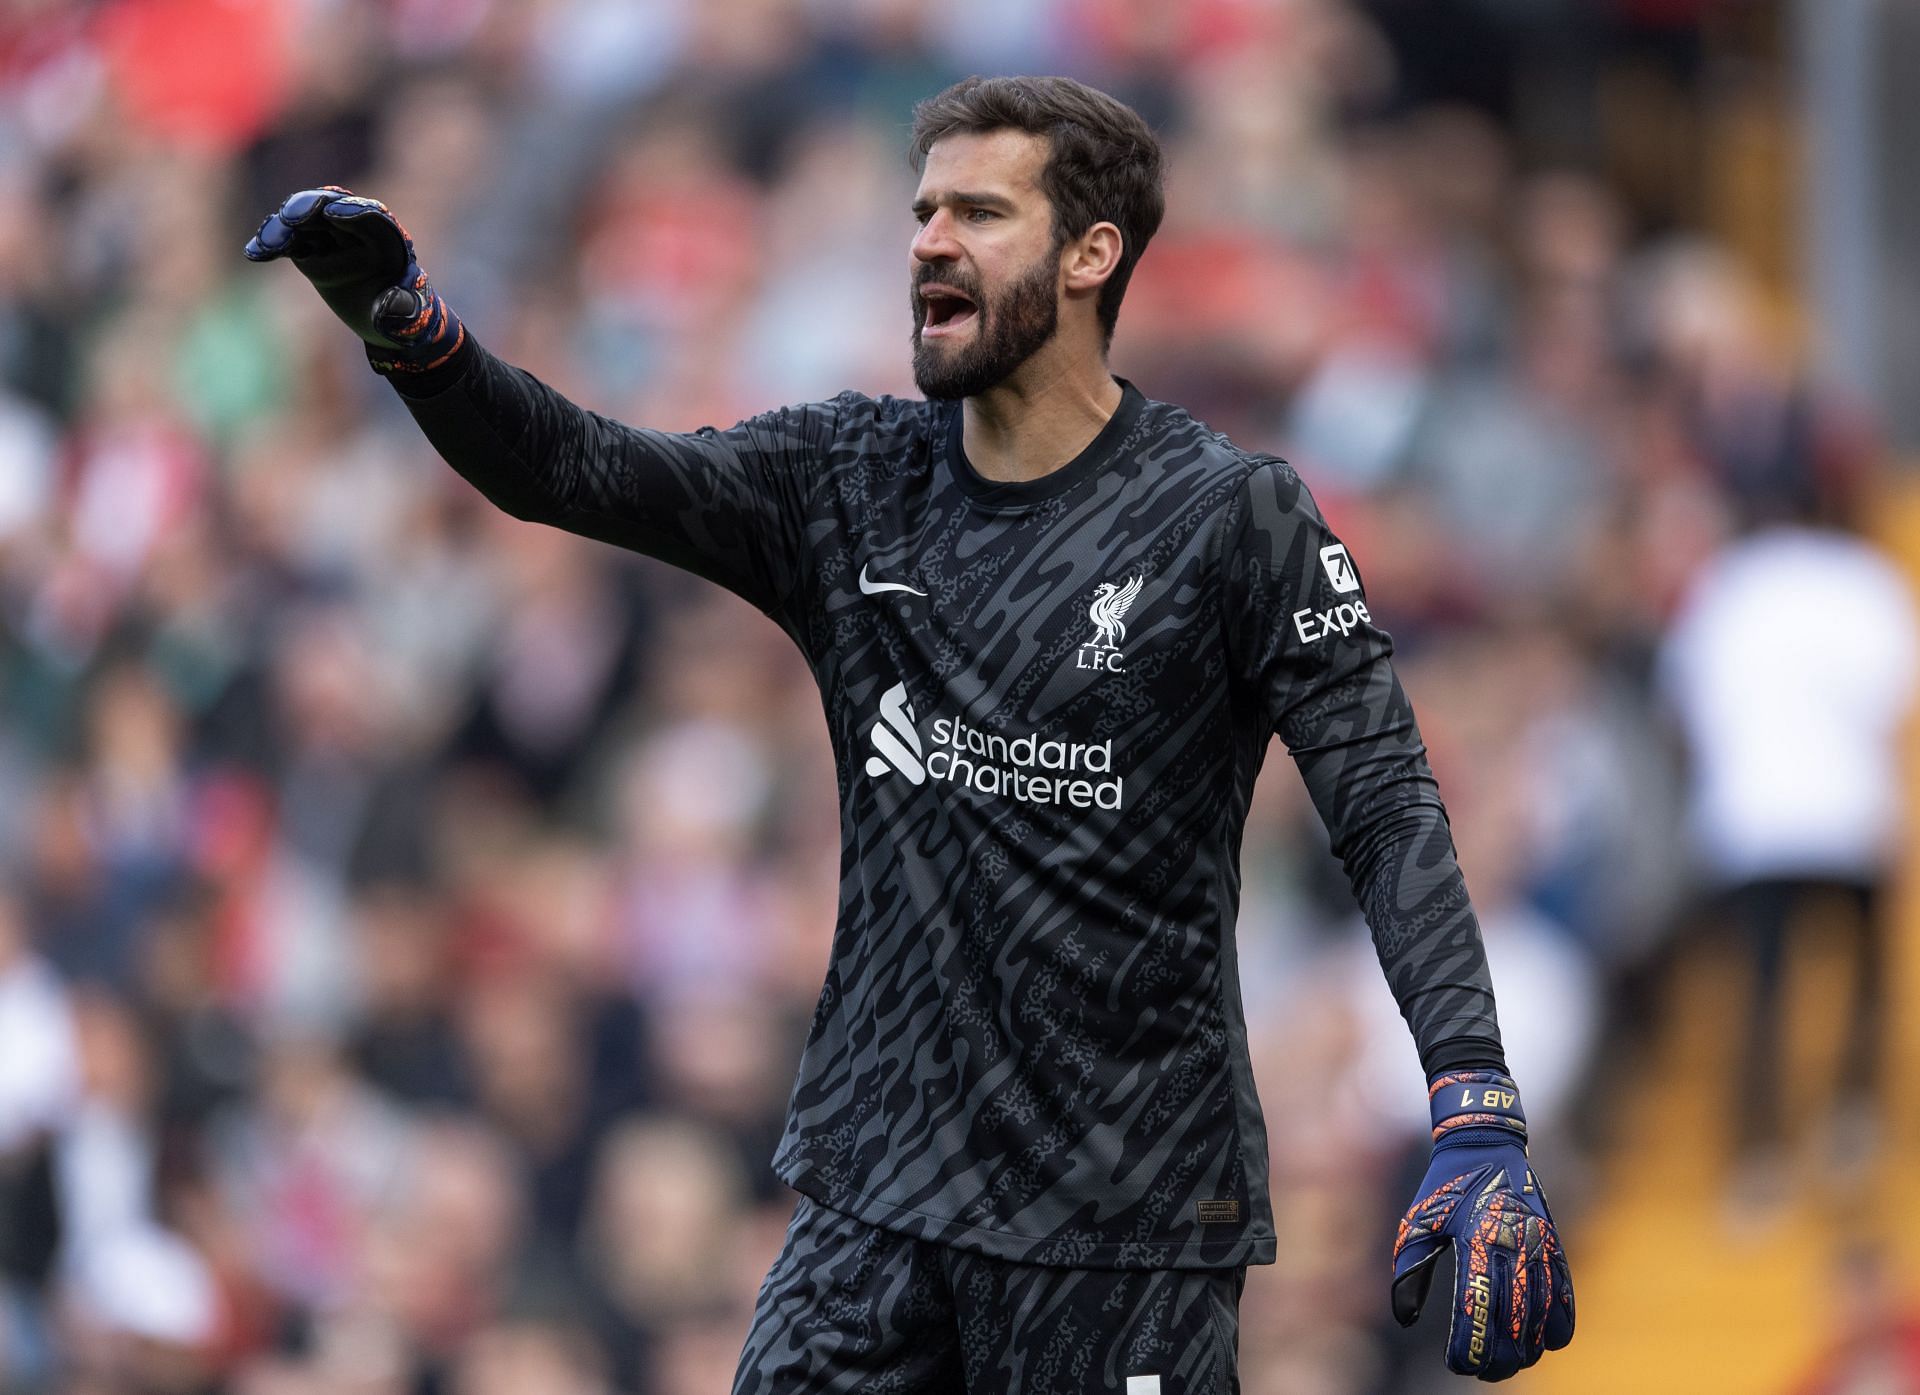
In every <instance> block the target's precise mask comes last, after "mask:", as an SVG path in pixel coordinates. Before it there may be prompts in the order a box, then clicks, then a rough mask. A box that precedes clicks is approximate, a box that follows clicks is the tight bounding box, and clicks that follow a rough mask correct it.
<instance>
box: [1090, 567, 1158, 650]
mask: <svg viewBox="0 0 1920 1395" xmlns="http://www.w3.org/2000/svg"><path fill="white" fill-rule="evenodd" d="M1143 580H1145V577H1144V576H1136V577H1130V578H1128V580H1127V583H1126V585H1124V586H1116V585H1114V583H1112V582H1111V581H1103V582H1101V583H1100V585H1099V587H1098V588H1097V589H1096V590H1095V592H1094V595H1093V604H1092V605H1090V606H1088V607H1087V615H1088V616H1089V617H1090V618H1091V619H1092V620H1093V624H1094V629H1095V631H1096V633H1095V634H1094V637H1093V647H1094V648H1096V649H1118V648H1119V647H1120V641H1121V640H1123V639H1125V638H1126V637H1127V627H1126V626H1125V625H1124V624H1122V623H1121V617H1122V616H1123V615H1125V614H1126V613H1127V608H1128V607H1129V606H1131V605H1132V604H1133V598H1134V597H1135V596H1137V595H1139V594H1140V583H1141V582H1142V581H1143Z"/></svg>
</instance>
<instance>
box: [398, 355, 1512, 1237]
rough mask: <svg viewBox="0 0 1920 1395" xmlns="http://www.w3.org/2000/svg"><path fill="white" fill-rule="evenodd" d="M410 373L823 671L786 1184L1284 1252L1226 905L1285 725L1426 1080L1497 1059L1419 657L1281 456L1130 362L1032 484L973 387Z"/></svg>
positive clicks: (467, 430)
mask: <svg viewBox="0 0 1920 1395" xmlns="http://www.w3.org/2000/svg"><path fill="white" fill-rule="evenodd" d="M396 386H398V387H400V388H401V389H402V391H403V393H405V394H406V395H407V406H408V409H409V410H410V411H411V412H412V414H413V416H414V418H415V419H416V420H417V421H418V422H419V424H420V426H421V427H422V428H423V429H424V430H425V432H426V434H427V436H428V438H429V439H430V440H431V441H432V443H433V444H434V446H435V447H436V448H437V449H438V450H439V451H440V453H441V454H442V455H444V456H445V457H446V459H447V460H448V461H449V462H451V463H452V465H453V466H454V467H455V468H456V469H457V470H459V471H460V472H461V473H462V474H463V475H465V476H466V477H467V478H468V479H469V480H471V481H472V482H473V483H474V484H475V485H477V486H478V487H479V488H480V489H481V491H482V492H483V493H485V494H486V495H487V497H488V498H490V499H492V500H493V501H494V502H495V503H496V504H498V505H499V506H500V507H502V508H504V509H505V510H507V511H508V512H509V513H512V514H513V515H515V516H516V517H520V518H526V519H534V520H538V521H541V522H545V523H551V524H554V525H556V526H559V527H562V528H566V529H569V530H571V531H573V532H576V533H582V534H585V535H586V536H588V537H593V538H599V539H602V540H604V541H606V542H610V543H614V544H616V545H618V546H621V547H626V548H632V549H634V550H636V551H639V552H643V553H647V554H649V555H651V556H654V557H659V558H663V559H665V560H666V561H668V562H671V563H674V564H677V565H679V566H682V567H685V568H687V569H688V570H690V571H693V572H697V573H698V574H700V575H701V576H705V577H708V578H710V579H712V580H713V581H716V582H718V583H720V584H721V585H722V586H725V587H727V588H729V589H730V590H732V591H735V592H737V593H738V594H740V595H741V596H743V597H745V598H746V599H747V600H748V601H750V602H752V603H753V604H754V605H755V606H757V607H758V608H759V609H760V610H762V611H764V612H765V613H766V614H767V615H768V616H770V617H771V618H772V619H773V620H774V621H775V622H776V623H777V624H779V625H780V626H781V628H783V629H784V630H786V632H787V633H788V634H789V635H790V636H792V638H793V640H794V642H795V643H796V644H798V645H799V646H800V649H801V652H802V653H804V654H805V655H806V659H807V662H808V664H809V665H811V667H812V670H813V674H814V678H815V680H816V681H817V682H818V684H819V687H820V694H821V698H822V701H823V703H824V706H825V711H826V719H827V729H828V732H829V733H830V735H831V737H832V742H833V752H834V760H835V764H836V766H837V769H838V775H839V791H840V811H841V813H840V820H841V834H842V839H843V854H842V859H841V882H840V911H839V922H838V925H837V926H836V928H835V932H834V938H833V951H832V957H831V960H830V962H829V964H828V967H827V979H826V985H825V987H824V988H823V989H822V991H821V994H820V1001H819V1006H818V1009H817V1011H816V1012H815V1014H814V1018H813V1022H812V1027H811V1030H810V1031H809V1033H808V1037H807V1044H806V1050H805V1055H804V1058H803V1060H802V1062H801V1066H800V1074H799V1079H798V1081H797V1082H796V1083H795V1086H794V1090H793V1097H792V1103H791V1107H790V1111H789V1115H788V1120H787V1125H786V1132H785V1137H784V1139H783V1140H782V1142H781V1145H780V1149H779V1152H778V1155H777V1157H776V1159H775V1167H776V1168H777V1170H778V1171H779V1174H780V1175H781V1176H782V1177H783V1178H785V1179H786V1180H787V1181H788V1182H789V1183H791V1184H792V1185H793V1186H794V1187H795V1188H796V1189H797V1190H799V1191H801V1192H803V1193H805V1194H806V1195H808V1196H810V1197H813V1198H814V1199H815V1200H817V1201H819V1202H821V1203H822V1204H824V1205H826V1206H829V1207H833V1208H835V1209H837V1210H841V1211H844V1212H848V1213H851V1214H853V1215H855V1216H857V1217H860V1218H861V1219H864V1220H866V1221H869V1222H871V1223H874V1224H876V1225H880V1226H885V1227H888V1228H890V1229H894V1230H898V1231H903V1232H906V1233H909V1234H912V1235H915V1236H918V1237H921V1238H924V1239H928V1240H933V1241H938V1242H941V1243H945V1244H950V1245H956V1246H961V1247H965V1248H969V1249H974V1250H978V1251H981V1252H984V1253H987V1254H991V1255H994V1256H998V1257H1001V1258H1004V1259H1010V1260H1014V1261H1018V1262H1023V1263H1030V1264H1049V1265H1065V1266H1075V1267H1086V1268H1105V1267H1115V1268H1135V1267H1137V1268H1179V1267H1212V1266H1234V1265H1241V1264H1246V1263H1263V1262H1270V1261H1271V1260H1273V1258H1274V1230H1273V1217H1272V1211H1271V1208H1270V1206H1269V1204H1268V1199H1267V1175H1266V1174H1267V1144H1266V1134H1265V1125H1264V1123H1263V1121H1262V1119H1261V1114H1260V1105H1259V1102H1258V1100H1257V1099H1256V1098H1255V1094H1254V1081H1253V1074H1252V1070H1251V1067H1250V1065H1249V1062H1248V1056H1247V1043H1246V1026H1245V1021H1244V1017H1243V1013H1242V1009H1241V1002H1240V985H1239V980H1238V972H1237V968H1236V963H1235V957H1234V940H1233V927H1234V917H1235V911H1236V907H1237V904H1238V900H1239V890H1240V874H1239V866H1238V863H1239V852H1240V838H1241V832H1242V829H1243V828H1244V826H1245V822H1246V816H1247V806H1248V802H1249V800H1250V798H1251V795H1252V791H1253V782H1254V777H1255V776H1256V775H1257V774H1258V772H1259V770H1260V765H1261V761H1262V759H1263V758H1264V756H1265V753H1266V749H1267V744H1268V739H1269V737H1270V736H1271V735H1272V734H1273V733H1274V732H1276V731H1277V732H1279V734H1280V736H1281V737H1282V738H1283V740H1284V741H1285V742H1286V744H1287V746H1288V748H1289V749H1290V750H1291V752H1292V754H1293V757H1294V760H1295V761H1296V762H1297V764H1298V765H1299V768H1300V771H1301V773H1302V775H1303V776H1304V777H1305V780H1306V784H1307V788H1308V790H1309V791H1310V792H1311V794H1312V797H1313V800H1314V803H1315V805H1316V806H1317V808H1318V809H1319V811H1320V813H1321V816H1322V817H1323V818H1324V819H1325V820H1326V823H1327V826H1328V828H1329V830H1330V831H1331V833H1332V837H1333V847H1334V851H1335V852H1336V853H1337V854H1338V856H1339V857H1340V858H1341V860H1342V862H1343V863H1344V865H1345V867H1346V870H1347V872H1348V874H1349V876H1350V878H1351V880H1352V883H1353V886H1354V890H1355V892H1356V894H1357V896H1358V898H1359V900H1360V903H1361V907H1362V909H1363V911H1364V913H1365V915H1366V919H1367V922H1368V924H1369V925H1370V926H1371V928H1372V931H1373V934H1374V938H1375V941H1376V945H1377V947H1378V950H1379V953H1380V957H1381V960H1382V963H1383V965H1384V967H1385V969H1386V973H1387V979H1388V982H1389V984H1390V985H1391V987H1392V989H1393V991H1394V993H1395V995H1396V996H1397V998H1398V999H1399V1002H1400V1004H1401V1008H1402V1010H1403V1012H1404V1013H1405V1014H1406V1016H1407V1019H1408V1022H1409V1024H1410V1026H1411V1028H1412V1030H1413V1032H1414V1035H1415V1038H1416V1040H1417V1041H1418V1043H1419V1044H1420V1046H1421V1049H1422V1052H1423V1055H1424V1056H1425V1057H1426V1059H1427V1060H1428V1063H1429V1065H1433V1064H1434V1063H1435V1062H1436V1061H1438V1060H1440V1059H1441V1058H1442V1057H1444V1056H1446V1055H1447V1054H1448V1052H1449V1051H1450V1050H1452V1051H1455V1052H1457V1050H1458V1049H1459V1046H1460V1044H1461V1043H1463V1042H1464V1043H1473V1044H1475V1046H1476V1047H1477V1048H1478V1049H1479V1050H1480V1051H1482V1052H1485V1051H1492V1052H1494V1053H1497V1051H1498V1032H1497V1029H1496V1028H1495V1025H1494V1018H1493V1001H1492V995H1491V992H1490V989H1489V986H1488V980H1487V972H1486V963H1485V958H1484V955H1483V952H1482V948H1481V943H1480V933H1479V928H1478V926H1477V924H1476V923H1475V921H1474V918H1473V914H1472V911H1471V909H1470V907H1469V905H1468V902H1467V897H1466V893H1465V889H1464V886H1463V884H1462V881H1461V878H1460V873H1459V870H1458V868H1457V866H1456V863H1455V860H1454V854H1453V848H1452V844H1451V840H1450V838H1449V835H1448V832H1447V826H1446V818H1445V813H1444V811H1443V810H1442V808H1441V804H1440V800H1439V798H1438V796H1437V794H1436V792H1435V788H1434V783H1433V778H1432V776H1431V774H1430V772H1429V770H1428V767H1427V762H1426V758H1425V752H1424V747H1423V746H1422V745H1421V741H1420V737H1419V733H1418V731H1417V729H1416V728H1415V725H1414V719H1413V713H1412V711H1411V710H1410V709H1409V707H1408V705H1407V700H1406V698H1405V697H1404V695H1403V694H1402V692H1401V689H1400V685H1399V684H1398V682H1397V681H1396V680H1395V678H1394V674H1393V670H1392V667H1391V666H1390V664H1389V662H1388V655H1389V653H1390V652H1391V645H1390V643H1389V640H1388V637H1387V635H1386V634H1385V633H1384V632H1383V631H1381V630H1380V629H1379V628H1378V626H1377V625H1376V624H1375V623H1374V620H1373V617H1372V616H1371V615H1370V613H1369V611H1368V608H1367V601H1366V596H1365V592H1364V590H1363V588H1362V586H1361V580H1360V575H1359V572H1358V571H1357V570H1356V568H1355V566H1354V562H1353V559H1352V558H1351V557H1350V556H1349V555H1348V553H1347V551H1346V548H1345V547H1344V546H1343V545H1342V544H1341V542H1340V541H1339V539H1337V538H1336V537H1334V535H1333V534H1332V533H1331V532H1329V531H1328V529H1327V527H1326V524H1325V523H1324V522H1323V521H1322V520H1321V518H1320V515H1319V513H1318V512H1317V511H1316V509H1315V507H1314V503H1313V500H1312V499H1311V498H1310V497H1309V495H1308V493H1307V490H1306V488H1305V487H1304V486H1303V485H1302V484H1301V482H1300V479H1299V476H1298V475H1296V474H1295V473H1294V472H1293V470H1292V469H1291V468H1290V467H1289V466H1288V465H1286V464H1285V463H1284V462H1283V461H1280V460H1277V459H1274V458H1271V457H1265V456H1258V455H1252V454H1249V453H1247V452H1245V451H1242V450H1240V449H1238V448H1237V447H1235V446H1234V445H1233V444H1232V443H1231V442H1230V441H1228V440H1227V439H1226V438H1225V437H1223V436H1221V435H1219V434H1218V433H1216V432H1214V431H1210V430H1209V429H1207V427H1205V426H1204V425H1202V424H1201V423H1200V422H1197V421H1195V420H1194V419H1193V418H1192V417H1190V416H1189V415H1188V414H1187V413H1186V412H1184V411H1182V410H1181V409H1180V408H1178V407H1174V406H1169V405H1167V404H1165V403H1161V402H1154V401H1150V400H1148V399H1147V398H1145V397H1143V396H1142V395H1141V394H1140V393H1139V392H1138V391H1137V390H1136V389H1134V388H1133V387H1132V386H1131V385H1124V384H1123V388H1124V396H1123V399H1122V401H1121V404H1120V407H1119V409H1118V411H1116V412H1115V414H1114V416H1113V417H1112V419H1111V420H1110V421H1109V422H1108V423H1107V425H1106V427H1105V428H1104V429H1103V430H1102V431H1101V432H1100V434H1099V436H1098V437H1097V438H1096V439H1095V440H1094V441H1093V442H1092V443H1091V444H1090V445H1089V446H1088V447H1087V448H1086V449H1085V450H1084V451H1083V452H1082V453H1081V454H1080V455H1079V456H1078V457H1076V458H1075V459H1074V460H1073V461H1071V462H1070V463H1068V464H1067V465H1066V466H1064V467H1062V468H1060V469H1058V470H1055V471H1054V472H1053V473H1051V474H1049V475H1046V476H1045V477H1043V478H1041V479H1038V480H1033V481H1030V482H1023V483H1015V484H1008V483H995V482H992V481H989V480H986V479H984V478H982V477H981V476H979V475H978V474H976V473H975V471H974V470H973V468H972V467H971V466H970V465H969V464H968V462H967V458H966V454H965V451H964V449H963V443H962V440H961V435H962V429H961V421H962V414H961V412H960V410H959V408H958V405H957V404H954V403H944V402H935V403H929V402H921V401H906V400H900V399H895V398H888V397H882V398H878V399H875V398H868V397H863V396H861V395H859V394H857V393H843V394H842V395H841V396H839V397H836V398H834V399H833V400H832V401H830V402H820V403H814V404H810V405H807V406H799V407H789V408H784V409H782V410H779V411H775V412H770V413H768V414H766V415H764V416H759V417H754V418H752V419H751V420H748V421H744V422H741V423H740V424H739V425H737V426H734V427H732V428H730V429H728V430H724V431H721V430H714V429H711V428H709V429H704V430H701V431H697V432H692V433H687V434H673V433H667V432H658V431H649V430H641V429H636V428H633V427H629V426H625V425H622V424H620V423H618V422H614V421H611V420H609V419H607V418H605V417H602V416H599V415H596V414H594V413H591V412H586V411H583V410H581V409H580V408H578V407H576V406H574V405H573V404H571V403H570V402H568V401H566V400H565V399H564V398H562V397H561V396H560V395H559V394H557V393H555V392H554V391H552V390H551V389H550V388H548V387H546V386H545V385H543V384H542V383H540V382H539V381H538V380H536V379H534V378H532V377H531V376H529V375H528V374H526V373H523V372H522V371H520V370H519V369H516V368H513V367H510V366H508V365H506V364H504V363H502V362H500V361H499V360H498V359H496V358H494V357H493V356H492V355H490V354H488V353H487V352H486V351H485V350H484V349H482V348H480V346H478V345H470V346H469V347H467V348H464V349H463V350H462V351H461V354H460V355H459V356H458V357H457V358H456V360H455V361H454V362H453V363H451V364H449V365H447V366H446V367H445V368H444V369H442V370H441V371H440V372H439V373H438V374H437V375H436V377H435V378H434V379H433V380H431V381H427V382H416V383H412V384H409V383H405V382H401V381H398V380H396ZM1308 1126H1309V1127H1310V1126H1311V1125H1308Z"/></svg>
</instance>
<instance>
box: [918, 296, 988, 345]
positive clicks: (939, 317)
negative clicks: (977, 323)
mask: <svg viewBox="0 0 1920 1395" xmlns="http://www.w3.org/2000/svg"><path fill="white" fill-rule="evenodd" d="M920 303H921V305H922V306H923V307H924V309H925V314H926V318H925V319H924V320H922V321H921V329H922V330H923V331H924V332H925V333H928V334H944V333H947V332H949V331H951V330H955V329H958V328H959V327H960V326H961V325H963V324H965V323H966V322H967V321H969V320H971V319H972V318H973V317H974V316H975V315H977V314H979V313H980V309H979V307H978V306H977V305H975V304H974V303H973V301H971V300H970V299H968V298H967V297H966V296H964V295H962V294H960V292H958V291H956V290H954V289H953V288H952V287H951V286H922V287H921V288H920Z"/></svg>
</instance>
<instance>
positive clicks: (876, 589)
mask: <svg viewBox="0 0 1920 1395" xmlns="http://www.w3.org/2000/svg"><path fill="white" fill-rule="evenodd" d="M884 591H905V592H906V593H907V594H908V595H909V596H924V595H926V594H927V593H926V592H925V591H916V590H914V589H913V588H912V587H911V586H903V585H902V584H901V583H899V582H897V581H874V580H872V579H870V578H869V577H868V576H867V569H866V567H864V566H862V567H861V568H860V594H861V595H863V596H878V595H880V594H881V593H882V592H884Z"/></svg>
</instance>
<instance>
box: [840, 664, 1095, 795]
mask: <svg viewBox="0 0 1920 1395" xmlns="http://www.w3.org/2000/svg"><path fill="white" fill-rule="evenodd" d="M931 735H932V738H933V739H932V743H931V749H930V750H929V749H928V747H927V746H925V745H923V744H922V742H921V740H920V732H919V729H918V727H917V726H916V725H915V719H914V712H913V707H912V705H911V704H910V703H908V701H907V686H906V684H904V683H895V684H894V685H893V686H892V687H891V688H889V689H887V691H886V692H885V693H883V694H882V695H881V697H880V720H879V721H877V722H875V723H874V724H873V727H872V729H871V730H870V731H869V732H868V733H867V739H868V740H869V741H871V742H872V743H873V754H872V755H870V756H868V757H867V774H869V775H871V776H873V777H874V778H875V779H880V778H881V777H883V776H885V775H886V774H888V773H889V772H893V773H896V774H900V775H904V776H906V778H907V779H908V780H909V781H911V782H912V783H913V784H916V785H923V784H925V783H926V782H927V781H928V780H929V779H932V780H937V781H940V782H942V783H945V784H956V785H965V786H966V787H967V788H968V789H972V790H977V791H978V792H979V793H981V794H992V795H1004V796H1006V797H1007V798H1009V799H1018V800H1022V801H1024V802H1026V803H1029V804H1066V805H1070V806H1071V807H1073V808H1076V809H1118V808H1119V807H1120V805H1121V801H1122V800H1123V799H1124V798H1125V781H1124V780H1123V779H1122V778H1121V777H1120V776H1118V775H1115V774H1114V771H1113V742H1112V741H1097V742H1079V741H1044V740H1042V739H1041V738H1039V737H1037V736H1007V735H1004V734H1002V733H1000V732H986V731H982V730H980V729H979V728H978V727H973V726H968V725H967V724H966V723H965V722H963V721H961V720H960V719H959V718H957V717H936V718H935V719H934V721H933V722H932V724H931Z"/></svg>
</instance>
